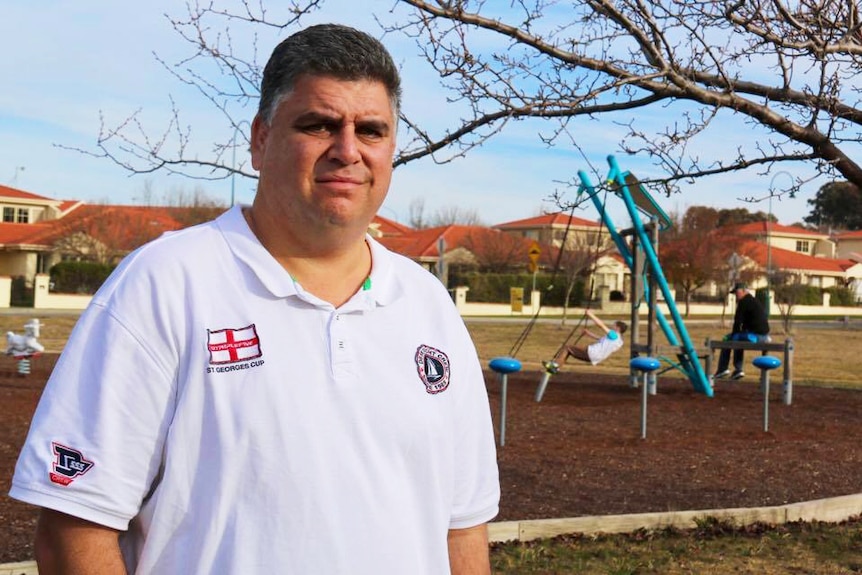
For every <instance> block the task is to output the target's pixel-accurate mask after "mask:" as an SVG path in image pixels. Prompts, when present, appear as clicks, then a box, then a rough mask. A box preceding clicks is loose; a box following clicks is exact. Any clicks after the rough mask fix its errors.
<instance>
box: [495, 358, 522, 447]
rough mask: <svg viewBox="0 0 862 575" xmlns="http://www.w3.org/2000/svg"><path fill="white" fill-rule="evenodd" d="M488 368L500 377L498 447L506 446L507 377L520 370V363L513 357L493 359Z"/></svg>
mask: <svg viewBox="0 0 862 575" xmlns="http://www.w3.org/2000/svg"><path fill="white" fill-rule="evenodd" d="M488 367H490V368H491V369H492V370H494V371H495V372H497V374H498V375H499V376H500V434H499V440H498V443H499V445H500V447H503V446H504V445H506V395H507V392H508V388H509V379H508V376H509V374H510V373H515V372H516V371H520V370H521V362H520V361H518V360H517V359H515V358H514V357H495V358H494V359H492V360H491V361H490V362H489V363H488Z"/></svg>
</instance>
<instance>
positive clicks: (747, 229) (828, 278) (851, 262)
mask: <svg viewBox="0 0 862 575" xmlns="http://www.w3.org/2000/svg"><path fill="white" fill-rule="evenodd" d="M737 232H738V233H739V234H741V235H744V236H748V237H750V238H751V243H749V244H747V245H746V249H745V250H744V251H745V253H746V257H745V258H744V260H745V263H744V264H743V267H748V268H749V269H752V270H754V271H755V272H756V273H757V277H756V280H755V281H754V282H753V284H752V285H753V287H755V288H757V287H764V286H766V285H767V273H768V271H770V270H771V271H773V272H779V271H780V272H782V273H784V274H789V275H790V276H791V277H792V278H793V279H794V280H795V281H796V282H797V283H800V284H803V285H810V286H815V287H819V288H824V289H825V288H830V287H835V286H840V287H849V288H851V289H853V290H854V291H855V292H856V293H857V298H858V299H860V300H862V297H860V296H862V286H860V284H862V263H860V261H862V258H858V257H857V258H855V259H854V258H851V257H848V256H850V255H851V254H852V253H853V251H852V250H853V246H854V244H853V239H854V238H853V236H852V235H850V236H847V237H846V238H845V241H844V245H843V246H842V247H841V248H839V244H838V242H837V241H836V239H835V238H831V237H830V236H829V234H826V233H821V232H818V231H816V230H809V229H806V228H802V227H798V226H783V225H781V224H777V223H774V222H773V223H771V224H768V223H767V222H753V223H748V224H743V225H740V226H738V227H737ZM859 241H860V244H862V234H860V236H859ZM856 245H857V247H858V246H859V244H856Z"/></svg>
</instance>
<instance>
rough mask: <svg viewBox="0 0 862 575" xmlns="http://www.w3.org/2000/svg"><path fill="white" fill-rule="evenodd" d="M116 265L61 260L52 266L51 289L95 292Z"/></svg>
mask: <svg viewBox="0 0 862 575" xmlns="http://www.w3.org/2000/svg"><path fill="white" fill-rule="evenodd" d="M112 271H114V266H111V265H108V264H100V263H96V262H60V263H59V264H57V265H55V266H54V267H52V268H51V273H50V275H51V284H52V285H51V289H52V291H56V292H60V293H76V294H94V293H96V291H97V290H98V289H99V288H100V287H101V286H102V284H103V283H105V280H106V279H108V276H109V275H111V272H112Z"/></svg>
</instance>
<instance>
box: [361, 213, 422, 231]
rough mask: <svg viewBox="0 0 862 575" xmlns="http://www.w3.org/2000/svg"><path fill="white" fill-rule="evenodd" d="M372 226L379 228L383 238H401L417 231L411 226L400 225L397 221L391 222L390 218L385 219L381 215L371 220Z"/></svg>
mask: <svg viewBox="0 0 862 575" xmlns="http://www.w3.org/2000/svg"><path fill="white" fill-rule="evenodd" d="M371 226H372V227H374V226H376V227H377V231H379V232H380V234H381V235H383V236H401V235H404V234H409V233H412V232H414V231H415V230H414V229H413V228H411V227H409V226H405V225H404V224H399V223H398V222H396V221H395V220H390V219H389V218H384V217H383V216H381V215H376V216H374V219H373V220H371Z"/></svg>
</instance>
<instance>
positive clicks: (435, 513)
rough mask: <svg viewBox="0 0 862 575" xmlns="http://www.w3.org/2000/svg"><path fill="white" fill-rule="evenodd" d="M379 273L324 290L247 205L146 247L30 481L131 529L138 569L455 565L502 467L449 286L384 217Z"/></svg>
mask: <svg viewBox="0 0 862 575" xmlns="http://www.w3.org/2000/svg"><path fill="white" fill-rule="evenodd" d="M367 241H368V242H369V244H370V246H371V252H372V261H373V268H372V272H371V276H370V289H366V290H361V291H359V292H358V293H357V294H356V295H355V296H354V297H353V298H352V299H351V300H350V301H348V302H347V303H345V304H344V305H342V306H341V307H340V308H338V309H335V308H334V307H333V306H332V305H330V304H328V303H326V302H323V301H321V300H319V299H318V298H316V297H314V296H313V295H311V294H308V293H306V292H304V291H303V290H302V288H301V286H299V285H297V284H296V283H294V281H293V280H292V279H291V278H290V276H289V275H288V274H287V273H286V272H285V271H284V269H283V268H281V266H280V265H279V264H278V263H277V262H276V261H275V260H274V259H273V258H272V257H271V256H270V255H269V253H268V252H267V251H266V250H265V249H264V248H263V246H262V245H261V244H260V243H259V242H258V241H257V239H256V238H255V237H254V235H253V234H252V233H251V232H250V230H249V229H248V226H247V225H246V223H245V220H244V218H243V217H242V214H241V211H240V208H239V207H236V208H234V209H233V210H231V211H229V212H227V213H226V214H224V215H222V216H221V217H219V218H218V219H217V220H216V221H214V222H210V223H208V224H204V225H201V226H197V227H194V228H190V229H187V230H184V231H181V232H176V233H172V234H167V235H165V236H163V237H162V238H160V239H158V240H156V241H155V242H152V243H150V244H149V245H147V246H145V247H143V248H141V249H140V250H138V251H137V252H135V253H134V254H132V255H130V256H129V257H127V258H126V259H125V260H124V261H123V263H122V265H121V266H120V268H118V269H117V271H116V272H115V273H114V274H113V275H112V276H111V278H110V279H109V280H108V282H106V284H105V285H104V286H103V288H102V289H101V290H100V291H99V293H98V294H96V296H95V298H94V299H93V303H92V305H91V306H90V308H89V309H88V310H87V311H86V312H85V313H84V314H83V315H82V317H81V319H80V321H79V322H78V325H77V326H76V327H75V330H74V332H73V334H72V337H71V338H70V341H69V343H68V345H67V346H66V349H65V351H64V352H63V355H62V357H61V358H60V360H59V361H58V363H57V366H56V368H55V370H54V373H53V374H52V376H51V379H50V381H49V382H48V385H47V387H46V389H45V392H44V394H43V397H42V400H41V401H40V404H39V407H38V409H37V411H36V414H35V416H34V419H33V423H32V427H31V430H30V434H29V436H28V438H27V442H26V445H25V447H24V449H23V451H22V453H21V456H20V458H19V461H18V466H17V468H16V471H15V476H14V479H13V486H12V490H11V492H10V495H11V496H12V497H15V498H17V499H21V500H23V501H27V502H30V503H33V504H35V505H40V506H44V507H48V508H52V509H56V510H59V511H62V512H65V513H68V514H71V515H75V516H78V517H81V518H84V519H87V520H90V521H94V522H97V523H100V524H103V525H107V526H109V527H113V528H115V529H120V530H127V531H125V532H124V533H123V534H121V546H122V548H123V552H124V555H125V557H126V561H127V565H128V567H129V571H130V572H137V573H159V574H169V573H183V574H188V573H301V574H340V573H344V574H348V573H349V574H351V575H356V574H369V575H371V574H374V575H379V574H387V573H391V574H398V575H402V574H405V573H410V574H428V575H432V574H433V575H438V574H440V573H448V569H449V566H448V555H447V545H446V535H447V531H448V530H449V529H450V528H465V527H471V526H474V525H478V524H480V523H483V522H486V521H488V520H490V519H492V518H493V517H494V516H495V515H496V513H497V506H498V501H499V482H498V477H497V466H496V456H495V448H494V438H493V431H492V426H491V419H490V411H489V407H488V400H487V394H486V392H485V387H484V383H483V376H482V371H481V367H480V365H479V362H478V359H477V357H476V352H475V349H474V347H473V344H472V342H471V341H470V338H469V336H468V333H467V331H466V328H465V327H464V324H463V322H462V321H461V319H460V317H459V316H458V314H457V312H456V310H455V307H454V305H453V304H452V302H451V299H450V297H449V295H448V293H447V292H446V290H445V289H444V288H443V286H442V285H441V284H440V283H439V281H437V279H436V278H434V277H433V276H432V275H431V274H429V273H428V272H426V271H425V270H423V269H422V268H420V267H419V266H417V265H416V264H414V263H413V262H410V261H409V260H407V259H406V258H403V257H401V256H398V255H395V254H392V253H391V252H388V251H387V250H385V249H384V248H383V247H382V246H380V245H379V244H377V243H376V242H374V241H373V240H372V239H370V238H369V239H368V240H367Z"/></svg>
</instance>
